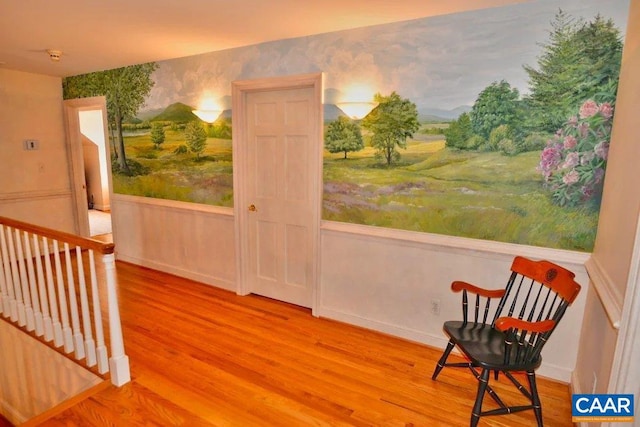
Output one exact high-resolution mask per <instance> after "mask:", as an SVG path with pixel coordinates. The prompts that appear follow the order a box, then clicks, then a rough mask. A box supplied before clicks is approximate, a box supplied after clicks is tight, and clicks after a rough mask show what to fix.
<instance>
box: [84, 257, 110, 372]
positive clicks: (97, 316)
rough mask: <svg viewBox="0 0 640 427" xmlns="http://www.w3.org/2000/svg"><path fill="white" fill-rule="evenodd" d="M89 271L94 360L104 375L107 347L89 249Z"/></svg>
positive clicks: (94, 272) (106, 369)
mask: <svg viewBox="0 0 640 427" xmlns="http://www.w3.org/2000/svg"><path fill="white" fill-rule="evenodd" d="M89 271H90V273H91V296H92V302H93V320H94V323H95V327H96V359H97V363H98V372H99V373H101V374H104V373H105V372H108V371H109V365H108V361H107V347H106V346H105V344H104V330H103V328H102V312H101V310H100V294H99V293H98V279H97V277H96V262H95V257H94V256H93V249H89Z"/></svg>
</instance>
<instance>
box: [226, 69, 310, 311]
mask: <svg viewBox="0 0 640 427" xmlns="http://www.w3.org/2000/svg"><path fill="white" fill-rule="evenodd" d="M316 80H317V82H318V84H317V85H316V84H309V83H307V84H306V85H300V84H299V81H298V80H296V81H294V82H293V84H292V86H289V87H286V85H287V81H286V79H285V80H282V79H277V80H273V79H270V80H266V81H265V80H262V81H257V82H256V83H257V84H258V85H259V86H260V89H259V90H251V89H249V88H250V82H249V83H247V82H245V86H244V90H241V92H242V94H241V95H240V97H241V98H242V100H241V101H242V103H243V104H244V105H243V106H242V107H240V108H241V109H240V111H242V115H243V119H242V120H238V121H236V119H235V118H236V117H237V112H236V108H235V105H234V111H233V114H234V121H233V123H234V138H235V137H236V136H238V137H239V138H238V140H234V159H235V160H237V163H236V164H234V170H235V172H236V174H237V177H236V183H238V184H239V186H237V187H236V188H238V189H239V190H240V191H239V192H238V191H236V193H237V194H236V196H237V197H236V212H237V213H239V215H238V216H237V218H238V219H239V221H238V223H239V233H240V235H239V237H240V248H241V250H240V251H239V263H240V264H241V269H242V272H241V274H240V277H241V278H242V279H241V280H242V281H243V282H244V283H242V286H241V287H240V291H241V293H256V294H259V295H264V296H267V297H270V298H274V299H278V300H281V301H286V302H289V303H293V304H297V305H301V306H304V307H311V306H312V305H313V297H314V290H315V284H316V278H317V277H316V276H317V258H318V246H319V245H318V236H319V231H318V229H319V218H320V213H319V211H320V198H321V195H320V188H321V186H320V182H319V181H320V179H321V175H320V171H321V165H322V138H321V135H322V130H321V129H322V126H321V123H322V114H321V99H320V97H319V95H318V94H319V93H320V91H319V83H320V82H321V80H319V79H316ZM316 80H314V83H315V81H316ZM265 82H268V83H270V84H271V85H275V86H280V85H285V87H272V88H266V89H265V88H264V87H263V85H264V83H265ZM275 82H278V84H277V85H276V84H275ZM247 84H248V85H249V86H247ZM238 122H240V123H242V124H241V126H242V127H243V130H242V131H240V132H239V133H238V132H236V131H237V129H236V123H238ZM240 138H241V139H240ZM236 143H237V144H238V145H242V148H241V149H239V150H238V152H236V151H235V150H236V145H235V144H236ZM236 157H237V159H236ZM236 165H237V166H238V168H237V169H235V166H236ZM239 187H241V188H239ZM238 211H241V212H238Z"/></svg>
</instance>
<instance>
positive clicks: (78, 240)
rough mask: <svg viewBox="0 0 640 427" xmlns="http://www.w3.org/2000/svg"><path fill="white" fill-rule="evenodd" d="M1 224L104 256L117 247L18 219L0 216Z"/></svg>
mask: <svg viewBox="0 0 640 427" xmlns="http://www.w3.org/2000/svg"><path fill="white" fill-rule="evenodd" d="M0 224H5V225H8V226H9V227H13V228H19V229H21V230H23V231H27V232H29V233H33V234H38V235H40V236H43V237H47V238H49V239H55V240H60V241H64V242H67V243H69V244H73V245H76V246H81V247H82V248H85V249H93V250H94V251H96V252H100V253H101V254H103V255H106V254H112V253H113V251H114V249H115V245H114V244H113V243H104V242H102V241H100V240H95V239H90V238H87V237H82V236H78V235H76V234H71V233H66V232H64V231H58V230H53V229H51V228H47V227H42V226H39V225H35V224H29V223H27V222H22V221H18V220H16V219H11V218H7V217H4V216H0Z"/></svg>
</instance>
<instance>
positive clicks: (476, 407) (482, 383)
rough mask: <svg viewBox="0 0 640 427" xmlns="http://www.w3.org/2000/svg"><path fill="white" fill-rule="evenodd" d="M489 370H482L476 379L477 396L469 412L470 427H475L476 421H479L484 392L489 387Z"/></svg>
mask: <svg viewBox="0 0 640 427" xmlns="http://www.w3.org/2000/svg"><path fill="white" fill-rule="evenodd" d="M490 373H491V370H489V369H483V370H482V373H481V374H480V378H479V379H478V395H477V396H476V403H474V404H473V410H472V411H471V423H470V426H471V427H476V426H477V425H478V421H480V413H481V412H482V399H483V398H484V392H485V391H486V390H487V385H489V374H490Z"/></svg>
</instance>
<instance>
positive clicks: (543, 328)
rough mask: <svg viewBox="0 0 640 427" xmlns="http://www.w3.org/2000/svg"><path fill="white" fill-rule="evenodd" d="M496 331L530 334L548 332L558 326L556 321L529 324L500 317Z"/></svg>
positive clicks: (511, 318) (524, 321)
mask: <svg viewBox="0 0 640 427" xmlns="http://www.w3.org/2000/svg"><path fill="white" fill-rule="evenodd" d="M495 325H496V329H498V330H499V331H502V332H505V331H507V330H509V329H511V328H515V329H519V330H521V331H528V332H536V333H541V332H548V331H550V330H551V329H553V327H554V326H555V325H556V322H555V320H550V319H549V320H542V321H539V322H527V321H526V320H520V319H515V318H513V317H500V318H499V319H498V320H496V323H495Z"/></svg>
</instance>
